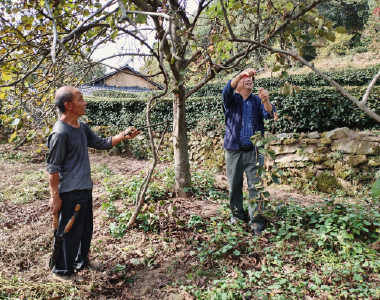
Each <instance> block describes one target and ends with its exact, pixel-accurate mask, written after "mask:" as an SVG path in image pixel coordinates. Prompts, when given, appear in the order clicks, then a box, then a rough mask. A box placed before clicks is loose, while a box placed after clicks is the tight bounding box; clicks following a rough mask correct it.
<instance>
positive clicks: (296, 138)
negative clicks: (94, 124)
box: [95, 127, 380, 195]
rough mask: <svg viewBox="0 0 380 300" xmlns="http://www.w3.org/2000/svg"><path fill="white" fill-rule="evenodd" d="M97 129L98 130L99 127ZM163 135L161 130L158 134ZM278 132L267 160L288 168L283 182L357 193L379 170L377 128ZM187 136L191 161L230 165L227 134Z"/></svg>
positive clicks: (168, 148) (168, 144)
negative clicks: (225, 143) (272, 155)
mask: <svg viewBox="0 0 380 300" xmlns="http://www.w3.org/2000/svg"><path fill="white" fill-rule="evenodd" d="M95 131H96V132H98V133H99V128H97V129H96V128H95ZM160 138H161V135H160V134H159V133H156V134H155V140H156V141H158V140H159V139H160ZM276 138H277V140H276V141H275V142H272V143H271V145H268V148H270V149H272V150H274V151H275V153H276V159H275V160H271V159H270V158H268V159H267V161H266V163H265V165H266V167H267V168H270V167H271V166H273V165H277V166H279V167H280V168H281V169H282V170H283V171H284V173H285V176H283V177H282V182H283V183H285V184H291V185H293V186H294V187H295V188H297V189H299V190H305V189H309V190H315V191H320V192H325V193H336V192H337V191H338V192H339V191H341V192H342V193H344V194H346V195H354V194H355V193H357V192H358V191H359V190H360V189H362V188H363V187H365V186H366V185H368V186H370V185H371V184H372V182H373V181H374V180H375V177H376V173H377V171H378V170H379V166H380V160H379V150H380V136H379V135H378V134H377V133H376V132H368V131H359V132H354V131H351V130H350V129H348V128H346V127H344V128H338V129H335V130H332V131H329V132H324V133H318V132H311V133H300V134H295V133H281V134H277V135H276ZM138 139H139V140H138V142H137V141H135V143H136V142H137V143H140V145H141V148H142V149H143V148H144V147H145V148H146V151H149V144H148V140H147V138H146V137H144V136H142V135H141V136H139V137H138ZM188 139H189V158H190V160H191V161H192V162H198V163H199V164H201V165H205V166H207V167H209V168H218V169H225V159H224V149H223V137H222V136H219V135H215V133H214V132H212V131H209V132H207V135H205V136H202V135H199V134H197V133H190V134H189V136H188ZM162 147H163V148H162V149H163V150H164V151H165V152H166V153H168V152H171V153H172V152H173V145H172V137H171V133H168V134H167V135H166V136H165V138H164V142H163V146H162ZM143 151H145V150H143Z"/></svg>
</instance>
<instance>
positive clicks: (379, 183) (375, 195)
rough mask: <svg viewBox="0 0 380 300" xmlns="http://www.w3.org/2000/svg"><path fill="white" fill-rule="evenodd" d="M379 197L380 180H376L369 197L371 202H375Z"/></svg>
mask: <svg viewBox="0 0 380 300" xmlns="http://www.w3.org/2000/svg"><path fill="white" fill-rule="evenodd" d="M379 196H380V178H378V179H377V180H376V181H375V183H374V184H373V186H372V188H371V197H372V199H373V200H377V199H378V198H379Z"/></svg>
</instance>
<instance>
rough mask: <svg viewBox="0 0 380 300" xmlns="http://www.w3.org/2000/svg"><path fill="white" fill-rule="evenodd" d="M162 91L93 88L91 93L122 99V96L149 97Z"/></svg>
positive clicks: (97, 95) (96, 95)
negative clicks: (133, 91) (135, 91)
mask: <svg viewBox="0 0 380 300" xmlns="http://www.w3.org/2000/svg"><path fill="white" fill-rule="evenodd" d="M160 93H162V91H146V92H138V93H131V92H124V91H118V90H95V91H92V95H93V96H95V97H106V98H114V99H123V98H141V99H143V98H146V99H147V98H149V97H150V96H152V95H158V94H160Z"/></svg>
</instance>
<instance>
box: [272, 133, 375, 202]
mask: <svg viewBox="0 0 380 300" xmlns="http://www.w3.org/2000/svg"><path fill="white" fill-rule="evenodd" d="M379 142H380V137H379V136H378V135H377V134H375V133H372V132H366V131H361V132H353V131H351V130H349V129H348V128H346V127H344V128H338V129H335V130H332V131H329V132H324V133H322V134H320V133H318V132H312V133H309V134H305V133H301V134H292V133H288V134H287V133H283V134H278V135H277V141H276V142H273V143H272V144H271V146H270V148H271V149H272V150H274V151H275V152H276V160H275V161H273V160H268V161H267V162H266V165H267V167H270V166H272V165H274V164H276V165H277V166H279V167H281V168H282V169H283V170H284V171H285V176H284V177H283V182H284V183H288V184H293V185H295V186H296V187H297V188H298V189H301V190H302V189H305V188H309V189H311V190H317V191H321V192H325V193H332V192H336V191H337V190H340V191H342V192H343V193H344V194H346V195H351V196H353V195H354V194H355V193H356V192H357V191H358V190H359V189H360V188H362V187H364V186H365V185H366V184H371V183H372V182H373V180H374V179H375V176H376V172H377V171H378V169H379V168H378V166H379V165H380V161H379V150H380V149H379Z"/></svg>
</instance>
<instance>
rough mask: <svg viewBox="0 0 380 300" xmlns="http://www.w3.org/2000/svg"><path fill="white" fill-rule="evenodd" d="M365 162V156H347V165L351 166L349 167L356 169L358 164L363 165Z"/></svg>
mask: <svg viewBox="0 0 380 300" xmlns="http://www.w3.org/2000/svg"><path fill="white" fill-rule="evenodd" d="M366 161H367V156H365V155H364V154H362V155H350V156H348V164H349V165H350V166H351V167H356V166H358V165H360V164H363V163H365V162H366Z"/></svg>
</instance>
